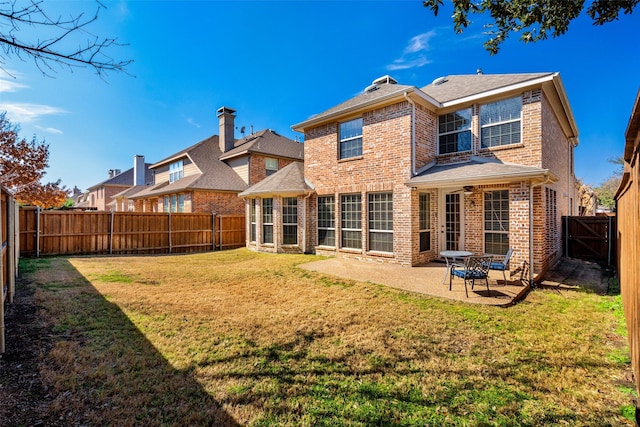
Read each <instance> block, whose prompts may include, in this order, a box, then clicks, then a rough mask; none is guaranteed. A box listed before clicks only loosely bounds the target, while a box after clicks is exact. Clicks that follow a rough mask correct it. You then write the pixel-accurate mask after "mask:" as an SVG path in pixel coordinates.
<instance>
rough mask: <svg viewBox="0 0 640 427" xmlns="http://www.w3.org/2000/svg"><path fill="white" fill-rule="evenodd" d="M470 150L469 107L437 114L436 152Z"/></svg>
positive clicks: (445, 152)
mask: <svg viewBox="0 0 640 427" xmlns="http://www.w3.org/2000/svg"><path fill="white" fill-rule="evenodd" d="M470 150H471V108H466V109H464V110H459V111H455V112H453V113H448V114H443V115H441V116H438V152H439V153H440V154H447V153H458V152H460V151H470Z"/></svg>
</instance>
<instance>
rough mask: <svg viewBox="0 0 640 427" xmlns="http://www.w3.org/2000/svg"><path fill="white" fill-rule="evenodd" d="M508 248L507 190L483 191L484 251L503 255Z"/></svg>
mask: <svg viewBox="0 0 640 427" xmlns="http://www.w3.org/2000/svg"><path fill="white" fill-rule="evenodd" d="M508 250H509V190H496V191H488V192H486V193H484V251H485V253H488V254H493V255H504V254H506V253H507V251H508Z"/></svg>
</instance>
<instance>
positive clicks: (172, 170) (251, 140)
mask: <svg viewBox="0 0 640 427" xmlns="http://www.w3.org/2000/svg"><path fill="white" fill-rule="evenodd" d="M217 116H218V120H219V130H220V132H219V135H213V136H211V137H209V138H207V139H205V140H203V141H200V142H198V143H197V144H195V145H192V146H190V147H188V148H186V149H184V150H181V151H179V152H177V153H175V154H173V155H171V156H169V157H167V158H165V159H163V160H160V161H159V162H157V163H154V164H152V165H151V166H150V169H151V170H152V171H153V173H154V182H153V184H152V185H149V186H146V187H144V188H140V189H130V191H127V192H123V193H122V194H121V197H122V198H123V199H124V198H126V199H127V201H128V203H130V204H131V209H132V210H134V211H137V212H208V213H211V212H213V213H217V214H220V215H242V214H244V204H243V201H242V200H241V199H239V198H238V193H240V192H241V191H243V190H245V189H246V188H247V187H248V186H250V185H253V184H256V183H258V182H260V181H261V180H262V179H264V178H265V177H267V176H269V175H271V174H273V173H275V172H277V171H278V170H280V169H282V168H283V167H285V166H286V165H288V164H290V163H292V162H300V161H302V159H303V155H304V152H303V147H302V145H301V144H299V143H297V142H295V141H293V140H291V139H289V138H286V137H284V136H282V135H279V134H278V133H277V132H275V131H273V130H271V129H265V130H262V131H259V132H255V133H251V134H250V135H247V136H244V137H242V138H241V139H238V140H236V138H235V124H234V122H235V110H233V109H231V108H229V107H221V108H219V109H218V110H217Z"/></svg>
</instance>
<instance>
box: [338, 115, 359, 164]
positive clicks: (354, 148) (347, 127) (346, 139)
mask: <svg viewBox="0 0 640 427" xmlns="http://www.w3.org/2000/svg"><path fill="white" fill-rule="evenodd" d="M358 156H362V117H360V118H358V119H354V120H349V121H348V122H343V123H340V159H348V158H351V157H358Z"/></svg>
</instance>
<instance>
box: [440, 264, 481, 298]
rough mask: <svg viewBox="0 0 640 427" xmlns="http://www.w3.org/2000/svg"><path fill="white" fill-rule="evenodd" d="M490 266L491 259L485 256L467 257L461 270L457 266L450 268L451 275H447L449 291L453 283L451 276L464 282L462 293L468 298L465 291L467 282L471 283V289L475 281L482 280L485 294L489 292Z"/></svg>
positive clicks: (467, 291) (467, 292)
mask: <svg viewBox="0 0 640 427" xmlns="http://www.w3.org/2000/svg"><path fill="white" fill-rule="evenodd" d="M490 265H491V257H487V256H471V257H468V258H467V259H466V261H465V263H464V266H463V267H462V268H461V267H459V266H457V265H453V266H451V274H450V275H449V290H451V284H452V282H453V276H455V277H458V278H460V279H463V280H464V292H465V293H466V294H467V298H469V290H468V289H467V282H468V281H470V282H471V289H473V287H474V285H475V282H476V280H478V279H479V280H482V279H484V280H485V282H486V283H487V292H488V293H491V291H490V290H489V266H490Z"/></svg>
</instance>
